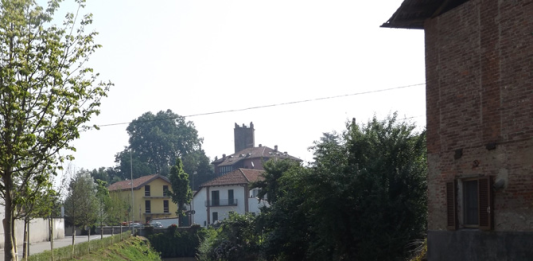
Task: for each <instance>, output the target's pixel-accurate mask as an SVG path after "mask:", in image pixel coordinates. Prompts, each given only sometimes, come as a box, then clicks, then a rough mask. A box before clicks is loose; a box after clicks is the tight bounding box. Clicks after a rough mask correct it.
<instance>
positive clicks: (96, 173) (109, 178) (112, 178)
mask: <svg viewBox="0 0 533 261" xmlns="http://www.w3.org/2000/svg"><path fill="white" fill-rule="evenodd" d="M90 173H91V177H93V179H94V182H96V181H97V180H102V181H105V182H107V184H113V183H115V182H118V181H121V180H124V178H123V177H122V176H121V173H120V172H119V171H117V170H116V169H115V168H111V167H108V168H105V167H100V168H98V169H93V170H91V171H90ZM128 177H129V176H128Z"/></svg>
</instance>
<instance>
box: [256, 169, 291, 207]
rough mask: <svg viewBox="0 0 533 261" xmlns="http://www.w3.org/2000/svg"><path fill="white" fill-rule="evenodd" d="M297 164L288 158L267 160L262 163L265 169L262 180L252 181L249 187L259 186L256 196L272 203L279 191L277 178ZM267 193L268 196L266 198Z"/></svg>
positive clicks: (274, 201)
mask: <svg viewBox="0 0 533 261" xmlns="http://www.w3.org/2000/svg"><path fill="white" fill-rule="evenodd" d="M298 165H299V163H297V162H295V161H293V160H288V159H284V160H277V159H274V160H269V161H267V162H266V163H265V164H264V165H263V168H264V169H265V173H264V174H263V176H264V180H259V181H257V182H255V183H253V184H252V185H251V188H260V191H259V193H258V195H257V197H258V198H260V199H266V200H267V201H268V203H270V204H274V203H276V201H277V199H278V197H279V193H280V192H279V184H278V180H279V179H280V178H281V176H282V175H283V173H284V172H286V171H287V170H289V169H290V168H292V167H296V166H298ZM267 195H268V198H266V196H267Z"/></svg>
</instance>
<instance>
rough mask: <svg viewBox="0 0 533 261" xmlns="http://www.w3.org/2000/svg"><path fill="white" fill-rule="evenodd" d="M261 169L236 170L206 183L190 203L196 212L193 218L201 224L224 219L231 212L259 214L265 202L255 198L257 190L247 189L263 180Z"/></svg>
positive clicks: (204, 224) (205, 224)
mask: <svg viewBox="0 0 533 261" xmlns="http://www.w3.org/2000/svg"><path fill="white" fill-rule="evenodd" d="M263 172H264V170H257V169H236V170H233V171H231V172H229V173H227V174H225V175H223V176H220V177H218V178H216V179H214V180H211V181H209V182H206V183H204V184H202V185H201V186H200V189H199V190H198V191H197V192H196V193H195V194H194V198H193V202H192V206H193V207H194V208H193V209H194V211H195V214H194V216H193V217H192V219H193V220H192V221H193V222H194V223H196V224H200V225H201V226H207V225H210V224H213V223H214V222H215V221H217V220H223V219H225V218H227V217H228V216H229V213H230V212H235V213H238V214H245V213H259V211H260V210H259V209H260V208H261V207H262V206H265V205H266V206H268V203H267V202H265V201H259V199H258V198H257V197H256V195H257V190H250V189H249V184H250V183H253V182H255V181H257V180H261V179H263V176H262V175H261V174H262V173H263Z"/></svg>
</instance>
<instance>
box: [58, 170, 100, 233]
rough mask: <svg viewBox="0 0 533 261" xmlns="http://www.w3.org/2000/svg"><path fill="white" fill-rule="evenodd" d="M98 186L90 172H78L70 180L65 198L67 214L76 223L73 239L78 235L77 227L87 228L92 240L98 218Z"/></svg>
mask: <svg viewBox="0 0 533 261" xmlns="http://www.w3.org/2000/svg"><path fill="white" fill-rule="evenodd" d="M96 193H97V186H96V184H95V183H94V181H93V179H92V177H91V176H90V174H89V173H86V172H78V174H76V176H75V177H74V178H73V179H72V180H71V181H70V185H69V193H68V196H67V198H66V200H65V204H64V206H65V215H66V217H67V219H68V220H69V221H70V222H71V223H72V224H74V231H73V233H72V241H73V242H74V237H75V236H76V227H77V226H81V227H85V228H87V232H88V235H87V236H88V240H90V234H91V232H90V231H91V228H90V226H91V225H93V224H94V223H95V222H96V220H97V218H98V214H97V213H98V199H97V197H96Z"/></svg>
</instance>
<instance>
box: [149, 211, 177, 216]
mask: <svg viewBox="0 0 533 261" xmlns="http://www.w3.org/2000/svg"><path fill="white" fill-rule="evenodd" d="M143 214H144V215H145V216H154V215H158V216H160V215H171V214H172V213H170V212H144V213H143Z"/></svg>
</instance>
